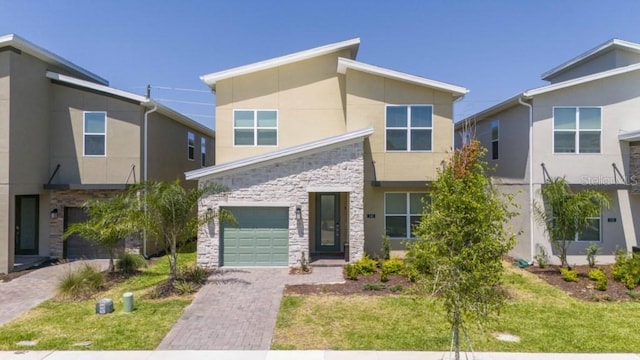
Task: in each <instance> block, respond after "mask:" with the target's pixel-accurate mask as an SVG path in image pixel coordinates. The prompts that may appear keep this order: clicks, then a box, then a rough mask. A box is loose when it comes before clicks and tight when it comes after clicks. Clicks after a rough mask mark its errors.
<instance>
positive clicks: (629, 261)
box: [611, 251, 640, 290]
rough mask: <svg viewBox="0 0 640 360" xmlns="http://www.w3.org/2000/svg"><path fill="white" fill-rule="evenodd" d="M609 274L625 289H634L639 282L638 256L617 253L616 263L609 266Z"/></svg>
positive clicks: (639, 264)
mask: <svg viewBox="0 0 640 360" xmlns="http://www.w3.org/2000/svg"><path fill="white" fill-rule="evenodd" d="M611 273H612V275H613V279H614V280H616V281H619V282H621V283H622V284H623V285H624V286H625V287H626V288H627V289H629V290H633V289H635V288H636V287H637V286H638V283H639V282H640V254H638V253H633V254H628V253H626V252H624V251H620V252H618V253H617V254H616V262H615V264H613V266H611Z"/></svg>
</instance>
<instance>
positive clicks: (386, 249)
mask: <svg viewBox="0 0 640 360" xmlns="http://www.w3.org/2000/svg"><path fill="white" fill-rule="evenodd" d="M390 257H391V239H389V235H384V236H383V237H382V258H383V259H384V260H389V258H390Z"/></svg>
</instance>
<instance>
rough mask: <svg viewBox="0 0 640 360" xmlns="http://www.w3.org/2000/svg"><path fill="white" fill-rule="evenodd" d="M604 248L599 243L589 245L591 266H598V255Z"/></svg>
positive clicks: (588, 259)
mask: <svg viewBox="0 0 640 360" xmlns="http://www.w3.org/2000/svg"><path fill="white" fill-rule="evenodd" d="M600 250H602V249H601V248H600V247H599V246H598V245H596V244H591V245H589V247H587V263H588V264H589V267H591V268H594V267H596V255H597V254H598V253H599V252H600Z"/></svg>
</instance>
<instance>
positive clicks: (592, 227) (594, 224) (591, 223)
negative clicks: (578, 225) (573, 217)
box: [576, 216, 600, 241]
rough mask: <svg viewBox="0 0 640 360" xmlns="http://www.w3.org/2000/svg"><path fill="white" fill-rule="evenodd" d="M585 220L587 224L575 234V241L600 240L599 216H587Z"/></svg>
mask: <svg viewBox="0 0 640 360" xmlns="http://www.w3.org/2000/svg"><path fill="white" fill-rule="evenodd" d="M587 221H588V224H587V226H586V227H585V228H584V229H582V231H580V233H578V234H576V241H600V217H599V216H598V217H589V218H587Z"/></svg>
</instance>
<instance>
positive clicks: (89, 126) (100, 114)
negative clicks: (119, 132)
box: [84, 111, 107, 156]
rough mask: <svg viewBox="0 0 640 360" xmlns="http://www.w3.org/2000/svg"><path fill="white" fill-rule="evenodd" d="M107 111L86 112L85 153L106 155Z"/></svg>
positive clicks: (87, 154)
mask: <svg viewBox="0 0 640 360" xmlns="http://www.w3.org/2000/svg"><path fill="white" fill-rule="evenodd" d="M106 139H107V113H106V112H104V111H85V112H84V155H85V156H105V155H106V154H107V141H106Z"/></svg>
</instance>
